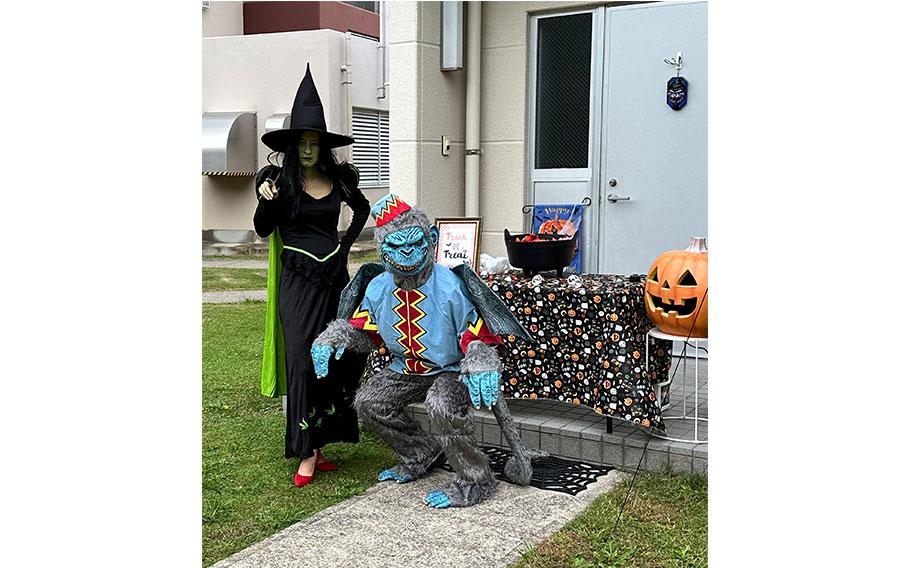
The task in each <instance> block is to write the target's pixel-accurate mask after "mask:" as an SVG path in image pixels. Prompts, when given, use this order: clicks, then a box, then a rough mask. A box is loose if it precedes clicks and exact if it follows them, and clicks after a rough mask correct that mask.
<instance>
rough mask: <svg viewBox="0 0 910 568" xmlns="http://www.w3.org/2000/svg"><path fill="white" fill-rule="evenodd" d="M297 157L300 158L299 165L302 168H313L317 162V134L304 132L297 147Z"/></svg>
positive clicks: (308, 131) (309, 131) (310, 131)
mask: <svg viewBox="0 0 910 568" xmlns="http://www.w3.org/2000/svg"><path fill="white" fill-rule="evenodd" d="M297 155H298V157H299V158H300V165H301V166H303V167H304V168H312V167H313V166H315V165H316V162H318V161H319V134H318V133H316V132H313V131H312V130H305V131H304V132H303V136H301V137H300V143H299V144H298V145H297Z"/></svg>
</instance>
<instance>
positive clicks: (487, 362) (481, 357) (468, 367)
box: [461, 341, 502, 375]
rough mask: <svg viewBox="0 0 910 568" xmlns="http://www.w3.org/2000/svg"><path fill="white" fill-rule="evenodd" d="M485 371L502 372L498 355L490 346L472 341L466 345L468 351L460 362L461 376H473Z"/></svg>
mask: <svg viewBox="0 0 910 568" xmlns="http://www.w3.org/2000/svg"><path fill="white" fill-rule="evenodd" d="M487 371H497V372H502V361H501V360H500V359H499V353H498V352H497V351H496V348H495V347H493V346H492V345H487V344H486V343H484V342H483V341H472V342H471V343H469V344H468V350H467V351H466V352H465V354H464V359H462V361H461V374H462V375H473V374H475V373H484V372H487Z"/></svg>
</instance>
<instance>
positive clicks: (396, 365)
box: [349, 264, 502, 375]
mask: <svg viewBox="0 0 910 568" xmlns="http://www.w3.org/2000/svg"><path fill="white" fill-rule="evenodd" d="M349 321H350V323H351V325H353V326H354V327H356V328H358V329H362V330H364V331H366V332H368V333H369V335H370V338H371V339H372V340H373V342H374V343H375V344H376V345H382V344H383V343H385V345H386V349H388V350H389V352H390V353H391V354H392V363H391V365H390V366H389V367H390V368H391V369H392V370H393V371H395V372H396V373H402V374H407V375H435V374H437V373H440V372H443V371H455V372H457V371H458V370H459V368H460V363H461V360H462V358H463V357H464V352H465V351H466V350H467V348H468V345H469V344H470V343H471V342H472V341H482V342H483V343H486V344H488V345H501V344H502V339H500V338H499V336H497V335H494V334H493V333H492V332H491V331H490V330H489V328H488V327H487V325H486V324H485V323H484V321H483V318H481V317H480V314H479V313H478V312H477V309H476V308H475V307H474V305H473V304H472V303H471V299H470V296H469V295H468V291H467V288H466V287H465V284H464V282H462V281H461V279H460V278H458V276H456V275H455V274H454V273H453V272H452V271H451V270H450V269H449V268H447V267H445V266H442V265H441V264H437V265H435V266H434V267H433V273H432V274H431V275H430V278H429V279H428V280H427V281H426V282H425V283H424V284H423V285H422V286H420V287H419V288H417V289H414V290H403V289H401V288H399V287H397V286H396V285H395V282H394V280H393V279H392V274H390V273H389V272H384V273H382V274H380V275H379V276H377V277H376V278H374V279H373V280H371V281H370V283H369V285H368V286H367V289H366V292H365V293H364V297H363V301H362V302H361V303H360V306H359V307H358V308H357V309H356V310H355V312H354V314H353V315H352V316H351V318H350V320H349Z"/></svg>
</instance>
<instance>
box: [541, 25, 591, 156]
mask: <svg viewBox="0 0 910 568" xmlns="http://www.w3.org/2000/svg"><path fill="white" fill-rule="evenodd" d="M592 16H593V15H592V14H591V13H587V14H573V15H570V16H557V17H553V18H541V19H539V20H537V109H536V111H537V116H536V117H535V141H534V142H535V143H534V149H535V152H534V154H535V155H534V167H535V168H537V169H550V168H586V167H588V122H589V117H590V106H591V105H590V102H591V95H590V92H591V25H592Z"/></svg>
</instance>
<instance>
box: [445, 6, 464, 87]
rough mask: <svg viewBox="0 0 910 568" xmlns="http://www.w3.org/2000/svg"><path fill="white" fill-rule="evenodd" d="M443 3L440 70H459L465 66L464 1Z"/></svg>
mask: <svg viewBox="0 0 910 568" xmlns="http://www.w3.org/2000/svg"><path fill="white" fill-rule="evenodd" d="M440 4H442V9H441V10H440V13H441V19H442V22H441V25H440V27H439V29H440V30H441V34H442V37H441V38H440V39H441V41H440V43H441V44H442V45H441V49H440V50H439V69H440V71H457V70H459V69H463V68H464V56H463V54H464V2H440Z"/></svg>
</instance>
